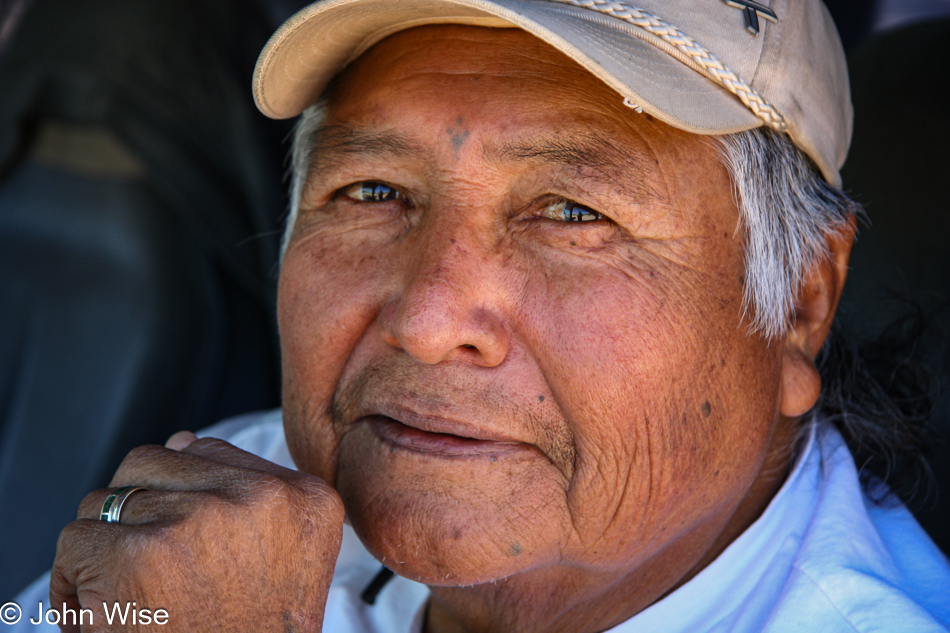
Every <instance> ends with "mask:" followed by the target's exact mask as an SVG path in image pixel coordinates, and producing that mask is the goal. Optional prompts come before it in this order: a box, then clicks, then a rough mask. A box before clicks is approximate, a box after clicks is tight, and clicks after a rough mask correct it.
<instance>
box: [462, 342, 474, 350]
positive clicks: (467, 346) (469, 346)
mask: <svg viewBox="0 0 950 633" xmlns="http://www.w3.org/2000/svg"><path fill="white" fill-rule="evenodd" d="M462 347H464V348H465V349H475V346H474V345H469V344H468V343H466V344H465V345H463V346H462Z"/></svg>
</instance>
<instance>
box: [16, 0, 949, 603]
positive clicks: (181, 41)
mask: <svg viewBox="0 0 950 633" xmlns="http://www.w3.org/2000/svg"><path fill="white" fill-rule="evenodd" d="M305 4H307V3H306V2H303V1H291V0H81V1H78V0H0V543H2V544H3V546H2V547H0V602H5V601H6V600H7V599H8V598H12V597H13V596H14V595H15V594H16V593H17V592H18V591H19V590H20V589H22V588H23V587H24V586H26V585H27V584H28V583H29V582H31V581H32V580H34V579H35V578H36V577H37V576H39V575H40V574H41V573H42V572H43V571H45V570H46V569H48V568H49V567H50V565H51V563H52V559H53V555H54V551H55V544H56V538H57V536H58V534H59V531H60V529H61V528H62V527H63V526H64V525H65V524H66V523H68V522H69V521H71V520H72V519H74V518H75V512H76V507H77V506H78V504H79V501H80V500H81V499H82V498H83V497H84V496H85V495H86V494H87V493H88V492H89V491H91V490H93V489H96V488H100V487H103V486H105V485H107V483H108V481H109V479H110V478H111V475H112V472H113V471H114V470H115V468H116V466H117V465H118V463H119V462H120V461H121V459H122V457H123V456H124V455H125V454H126V453H127V452H128V451H129V450H130V449H131V448H133V447H134V446H137V445H139V444H143V443H163V442H164V441H165V439H166V438H167V437H168V436H169V435H171V434H172V433H173V432H175V431H177V430H179V429H183V428H185V429H192V430H197V429H200V428H202V427H205V426H208V425H210V424H213V423H214V422H216V421H218V420H221V419H223V418H225V417H228V416H232V415H235V414H239V413H242V412H245V411H252V410H257V409H264V408H271V407H276V406H279V404H280V376H279V357H278V344H277V334H276V321H275V315H274V304H275V289H276V266H277V253H278V244H279V233H280V226H281V223H282V220H283V218H284V216H285V214H286V207H287V197H286V194H285V188H286V187H285V185H286V183H285V182H284V167H285V165H286V162H285V154H286V151H287V145H286V144H285V143H284V141H285V139H286V137H287V135H288V134H289V132H290V130H291V126H292V122H275V121H270V120H268V119H266V118H265V117H263V116H262V115H260V114H259V113H258V112H257V110H256V109H255V108H254V105H253V102H252V100H251V94H250V78H251V72H252V70H253V67H254V62H255V61H256V59H257V54H258V53H259V52H260V50H261V48H262V47H263V45H264V43H265V42H266V40H267V38H268V37H269V36H270V34H271V33H272V32H273V31H274V30H275V29H276V28H277V26H279V24H280V23H281V22H282V21H283V20H284V19H286V18H287V17H289V16H290V15H291V14H292V13H293V12H294V11H296V10H297V9H299V8H301V7H302V6H304V5H305ZM828 4H829V8H830V10H831V13H832V15H833V17H834V18H835V21H836V22H837V24H838V27H839V30H840V31H841V35H842V40H843V42H844V45H845V48H846V50H847V52H848V55H849V60H850V63H851V73H852V86H853V87H852V91H853V97H854V102H855V111H856V119H855V138H854V142H853V144H852V150H851V154H850V158H849V160H848V163H847V164H846V166H845V169H844V173H843V177H844V185H845V188H846V189H847V190H848V191H849V192H851V193H852V195H853V196H854V197H856V198H857V199H858V200H859V201H860V202H862V203H863V204H865V205H866V208H867V210H868V213H869V216H870V218H871V222H872V226H871V227H864V228H863V229H862V231H861V234H860V237H859V241H858V244H857V245H856V246H855V249H854V253H853V257H852V265H853V269H854V270H853V272H852V274H851V276H850V277H849V280H848V286H847V288H846V291H845V297H844V299H843V302H842V306H841V309H840V314H839V322H840V325H841V327H842V329H844V330H846V331H848V332H850V333H852V334H853V335H854V337H855V340H856V344H857V345H858V346H859V347H862V346H864V347H865V348H868V349H870V347H871V346H873V345H874V344H875V342H876V341H880V340H881V338H882V335H883V336H884V337H885V338H886V337H888V336H892V335H893V334H894V333H895V332H896V331H901V330H907V329H912V330H915V333H916V334H919V336H916V337H915V339H914V340H916V341H917V343H916V345H915V346H914V347H913V349H911V350H909V351H908V352H907V356H906V362H907V363H918V362H920V363H923V364H924V365H925V366H926V367H927V368H929V371H930V373H931V376H932V377H933V393H934V396H935V398H936V405H935V406H934V408H933V411H932V426H933V429H934V435H933V441H932V444H933V455H932V464H933V468H934V471H935V474H936V480H937V481H939V482H941V483H942V484H943V489H944V497H939V496H938V495H937V494H933V493H931V494H927V490H926V489H924V488H923V487H922V490H921V494H920V495H918V499H917V501H916V506H915V511H916V512H917V515H918V517H919V518H920V520H921V521H922V523H923V524H924V526H925V528H926V529H927V530H928V531H929V532H930V533H931V535H932V536H933V537H934V538H935V539H936V540H937V541H938V544H940V545H941V547H942V548H943V549H944V551H948V550H950V499H948V498H947V497H948V496H950V463H948V462H950V460H948V457H950V447H948V445H947V444H946V443H945V442H946V441H945V440H943V439H942V438H945V437H946V436H948V435H950V397H948V396H946V395H945V394H944V393H943V392H945V391H946V390H947V376H948V367H950V364H948V361H950V356H948V350H947V342H948V340H950V339H948V336H947V331H948V326H950V310H948V309H947V301H948V297H950V289H948V284H950V249H948V248H947V247H946V242H947V240H948V237H950V201H948V200H950V196H948V195H946V194H945V193H944V188H945V181H947V180H950V153H948V152H950V122H948V119H950V101H948V99H947V97H950V72H947V70H946V68H945V67H943V65H942V60H943V43H944V42H945V41H947V40H948V38H950V0H879V1H877V2H874V1H872V0H830V1H829V2H828ZM880 369H881V371H883V372H885V373H886V372H887V371H888V368H886V367H884V368H880ZM941 387H942V388H943V392H941V390H940V389H941Z"/></svg>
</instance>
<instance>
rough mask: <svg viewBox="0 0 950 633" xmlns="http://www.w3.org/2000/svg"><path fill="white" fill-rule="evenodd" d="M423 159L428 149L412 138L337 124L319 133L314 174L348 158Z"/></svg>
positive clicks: (314, 160) (311, 168)
mask: <svg viewBox="0 0 950 633" xmlns="http://www.w3.org/2000/svg"><path fill="white" fill-rule="evenodd" d="M353 155H359V156H366V157H376V158H390V157H392V158H395V157H401V158H405V157H409V158H413V159H422V158H423V157H424V156H425V149H424V148H423V146H422V145H420V144H419V143H416V142H413V141H412V140H411V139H410V138H409V137H408V136H405V135H403V134H399V133H397V132H393V131H390V130H377V129H368V128H365V127H361V126H355V125H350V124H347V123H336V124H334V125H328V126H325V127H322V128H320V129H319V130H318V131H317V135H316V143H315V144H314V146H313V162H312V163H311V165H310V170H309V171H310V172H311V173H313V172H315V171H322V170H324V169H327V168H330V167H332V166H334V165H336V164H338V163H339V162H340V161H342V160H343V159H344V157H347V156H353Z"/></svg>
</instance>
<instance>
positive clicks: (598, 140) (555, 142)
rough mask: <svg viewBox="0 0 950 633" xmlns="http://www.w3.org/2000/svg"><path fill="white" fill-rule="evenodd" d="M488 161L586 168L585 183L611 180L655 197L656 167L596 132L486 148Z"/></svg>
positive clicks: (638, 152) (639, 194) (579, 174)
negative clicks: (587, 171) (653, 172)
mask: <svg viewBox="0 0 950 633" xmlns="http://www.w3.org/2000/svg"><path fill="white" fill-rule="evenodd" d="M484 155H485V158H486V160H489V161H495V162H526V163H536V164H547V165H559V166H564V167H570V168H574V169H575V170H576V169H577V168H579V167H580V168H586V169H587V170H589V171H591V172H594V174H593V175H592V174H584V173H580V172H578V173H577V175H578V176H580V177H582V178H584V179H585V180H602V181H603V180H608V181H610V182H612V183H615V184H617V185H618V186H620V187H621V188H623V189H625V190H628V191H630V192H631V193H634V194H636V195H637V197H641V196H644V195H648V196H651V197H654V196H655V192H654V190H653V186H652V185H653V182H654V180H653V178H652V177H651V176H650V174H651V172H652V171H653V170H654V169H655V168H656V163H655V161H654V160H651V159H650V158H649V156H647V155H646V154H645V153H644V152H642V151H640V150H639V149H637V148H631V147H626V146H622V145H618V144H617V143H616V142H615V141H614V140H613V139H610V138H608V137H605V136H603V135H601V134H597V133H595V132H587V133H581V134H576V133H573V134H570V135H551V136H542V137H540V138H539V137H534V138H531V139H526V140H523V141H516V142H511V143H504V144H502V145H499V146H497V147H493V148H486V150H485V154H484Z"/></svg>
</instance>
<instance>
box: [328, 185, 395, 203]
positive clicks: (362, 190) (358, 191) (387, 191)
mask: <svg viewBox="0 0 950 633" xmlns="http://www.w3.org/2000/svg"><path fill="white" fill-rule="evenodd" d="M343 193H344V194H346V196H347V197H348V198H352V199H353V200H358V201H360V202H386V201H388V200H404V199H405V196H403V194H402V193H401V192H400V191H399V190H398V189H394V188H393V187H390V186H389V185H384V184H383V183H381V182H358V183H356V184H353V185H350V186H349V187H347V188H346V189H344V190H343Z"/></svg>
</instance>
